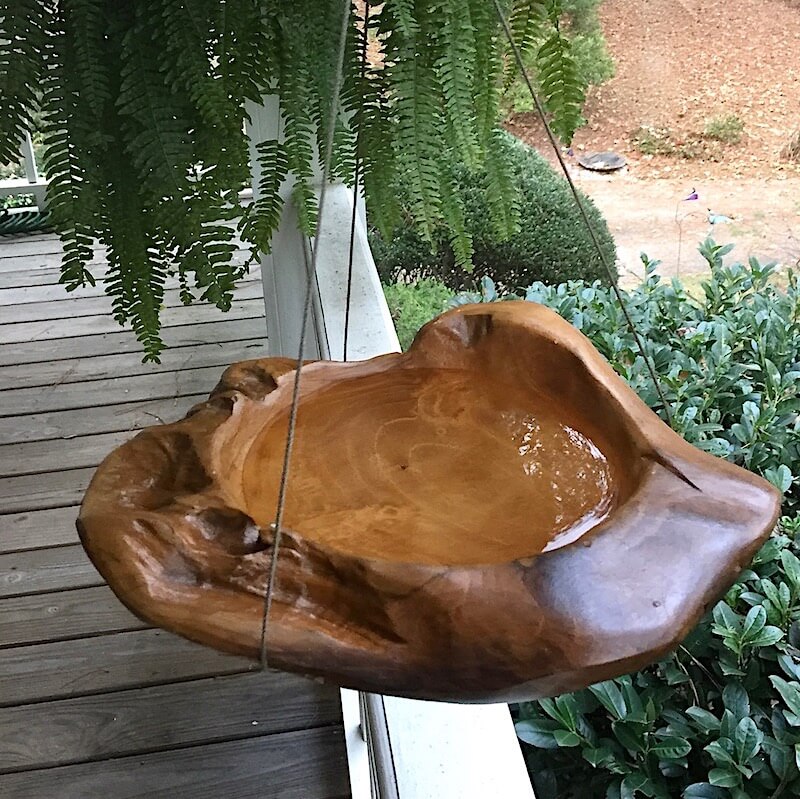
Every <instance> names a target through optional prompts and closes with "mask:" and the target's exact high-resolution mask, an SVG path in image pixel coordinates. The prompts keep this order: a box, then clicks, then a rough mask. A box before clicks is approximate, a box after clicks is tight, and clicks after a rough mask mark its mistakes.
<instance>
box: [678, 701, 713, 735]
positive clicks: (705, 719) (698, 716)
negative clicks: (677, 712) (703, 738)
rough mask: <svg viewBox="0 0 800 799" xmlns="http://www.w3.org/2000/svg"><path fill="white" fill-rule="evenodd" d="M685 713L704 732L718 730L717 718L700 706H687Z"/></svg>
mask: <svg viewBox="0 0 800 799" xmlns="http://www.w3.org/2000/svg"><path fill="white" fill-rule="evenodd" d="M686 715H687V716H689V718H691V719H692V721H693V722H694V723H695V724H696V725H697V726H698V727H699V728H700V730H701V731H702V732H704V733H706V734H707V733H710V732H717V731H718V730H719V719H718V718H717V717H716V716H715V715H714V714H713V713H710V712H709V711H708V710H705V709H704V708H702V707H697V706H692V707H689V708H687V709H686Z"/></svg>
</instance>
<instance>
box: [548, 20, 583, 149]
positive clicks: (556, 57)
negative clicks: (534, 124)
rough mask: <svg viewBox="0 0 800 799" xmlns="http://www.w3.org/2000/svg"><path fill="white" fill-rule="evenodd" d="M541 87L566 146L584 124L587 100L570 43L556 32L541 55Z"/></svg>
mask: <svg viewBox="0 0 800 799" xmlns="http://www.w3.org/2000/svg"><path fill="white" fill-rule="evenodd" d="M537 64H538V67H539V83H540V85H541V90H542V95H543V99H544V105H545V108H546V109H547V111H548V112H549V113H550V114H551V115H552V120H551V123H550V124H551V127H552V128H553V132H554V133H555V134H556V135H557V136H558V137H559V138H560V139H561V140H562V141H563V142H564V143H566V144H569V143H570V142H571V141H572V137H573V136H574V135H575V131H576V130H577V129H578V128H579V127H580V126H581V125H582V124H584V122H585V120H584V119H583V117H582V116H581V109H582V108H583V104H584V102H585V100H586V95H585V93H584V89H583V85H582V84H581V81H580V78H579V76H578V70H577V67H576V65H575V61H574V59H573V58H572V55H571V54H570V43H569V40H568V39H567V38H566V37H564V36H563V35H562V34H561V32H560V31H559V30H555V31H554V32H553V33H552V34H551V35H550V36H549V37H548V38H547V39H546V40H545V42H544V43H543V44H542V46H541V47H540V48H539V52H538V54H537Z"/></svg>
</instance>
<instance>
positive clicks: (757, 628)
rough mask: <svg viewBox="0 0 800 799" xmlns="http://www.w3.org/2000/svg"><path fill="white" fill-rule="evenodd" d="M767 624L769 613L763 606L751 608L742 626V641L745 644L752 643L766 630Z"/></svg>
mask: <svg viewBox="0 0 800 799" xmlns="http://www.w3.org/2000/svg"><path fill="white" fill-rule="evenodd" d="M766 623H767V611H766V610H764V607H763V605H756V606H755V607H754V608H750V610H749V611H748V612H747V616H745V620H744V623H743V624H742V631H741V640H742V642H743V643H750V642H751V641H752V640H753V639H754V638H755V637H756V636H757V635H758V634H759V633H760V632H761V630H763V629H764V625H765V624H766Z"/></svg>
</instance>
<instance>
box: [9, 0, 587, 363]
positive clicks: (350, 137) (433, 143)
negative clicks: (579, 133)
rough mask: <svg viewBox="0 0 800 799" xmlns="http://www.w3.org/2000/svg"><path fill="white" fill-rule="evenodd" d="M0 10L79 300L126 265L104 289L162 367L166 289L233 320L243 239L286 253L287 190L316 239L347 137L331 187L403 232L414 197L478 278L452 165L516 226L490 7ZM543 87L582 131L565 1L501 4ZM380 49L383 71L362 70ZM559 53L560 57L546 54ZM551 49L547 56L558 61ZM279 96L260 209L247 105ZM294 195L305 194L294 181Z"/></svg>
mask: <svg viewBox="0 0 800 799" xmlns="http://www.w3.org/2000/svg"><path fill="white" fill-rule="evenodd" d="M367 2H368V5H369V24H368V26H367V27H368V30H364V21H363V19H362V17H361V16H360V14H361V13H362V11H363V8H364V3H361V2H358V3H357V2H352V3H350V2H348V1H347V0H292V2H291V3H283V2H281V3H267V2H264V0H191V2H190V0H138V2H136V3H119V2H115V0H0V109H2V110H0V161H5V160H10V159H13V158H15V157H16V151H17V147H18V143H19V139H20V136H21V134H22V132H23V131H24V130H25V129H26V128H27V127H29V126H30V125H31V121H32V113H33V112H34V111H35V110H36V109H37V99H39V95H40V94H41V98H40V102H41V111H42V113H43V118H44V135H45V142H46V156H45V169H46V171H47V175H48V177H49V179H50V186H49V189H48V203H49V208H50V211H51V213H52V217H53V220H54V223H55V225H56V226H57V229H58V230H59V233H60V235H61V237H62V241H63V245H64V252H65V255H64V259H63V266H62V282H63V283H64V284H65V286H66V288H67V289H74V288H77V287H78V286H82V285H85V284H87V283H93V282H94V276H93V275H92V271H91V270H92V262H93V257H94V245H95V242H99V243H100V244H102V245H103V246H105V248H106V249H107V252H108V262H109V271H108V278H107V280H106V282H105V288H106V290H107V291H108V293H109V294H110V295H111V297H112V302H113V313H114V316H115V318H116V319H118V320H119V321H120V322H121V323H126V324H130V325H131V327H132V328H133V330H134V331H135V333H136V335H137V336H138V338H139V339H140V340H141V342H142V344H143V346H144V349H145V357H146V358H148V359H153V360H155V359H157V358H158V355H159V352H160V351H161V349H162V348H163V346H164V345H163V342H162V340H161V334H160V309H161V303H162V300H163V294H164V286H165V285H166V281H167V279H168V278H170V276H173V277H174V278H177V282H178V285H179V286H180V296H181V299H182V300H183V301H184V302H187V303H188V302H192V301H194V300H201V301H207V302H211V303H214V304H215V305H217V306H218V307H220V308H222V309H226V308H228V307H230V304H231V300H232V292H233V289H234V286H235V283H236V280H237V279H238V278H239V277H240V276H241V274H242V273H243V268H242V267H241V266H237V265H234V264H233V263H232V255H233V252H234V250H235V248H236V246H237V242H236V241H235V236H236V233H237V228H238V232H239V234H240V235H241V237H242V239H243V240H244V241H245V242H246V243H248V244H249V245H250V246H251V247H252V250H253V257H257V255H258V254H259V253H265V252H268V251H269V248H270V245H271V239H272V236H273V234H274V232H275V230H276V228H277V226H278V225H279V223H280V220H281V218H282V211H283V203H284V197H285V196H286V194H287V192H286V190H285V188H284V187H285V186H286V185H290V187H291V190H290V196H291V199H292V202H293V203H294V205H295V207H296V210H297V216H298V219H299V225H300V228H301V229H302V230H303V232H304V233H306V234H308V235H313V234H314V231H315V227H316V215H317V190H318V187H317V186H316V185H315V181H316V180H318V178H317V171H316V159H317V154H318V153H319V152H320V151H321V150H322V149H323V142H324V141H325V140H326V138H327V133H328V131H329V130H330V129H331V126H332V127H333V130H334V153H333V161H332V164H331V168H332V175H333V176H334V177H336V178H338V179H342V180H345V181H346V182H350V181H352V179H353V174H354V172H355V162H356V158H358V159H359V161H360V176H361V183H362V188H363V191H364V193H365V196H366V200H367V206H368V211H369V214H370V217H371V219H372V220H373V221H374V222H375V223H377V224H378V225H379V226H381V227H382V228H383V229H384V230H386V229H389V228H391V226H392V225H393V224H394V222H395V221H396V219H397V213H398V207H397V201H396V198H397V196H398V186H399V185H400V181H402V183H403V185H405V186H408V187H410V193H411V197H412V203H411V207H412V213H413V215H414V217H415V220H416V222H417V223H418V224H419V225H420V227H421V229H422V230H423V231H424V232H426V233H427V235H429V236H430V235H431V233H432V231H433V230H434V229H436V227H437V226H438V225H440V224H441V223H442V222H443V221H444V222H445V223H446V224H447V226H448V229H449V230H450V231H451V239H452V244H453V250H454V252H455V253H456V255H457V258H458V260H459V262H460V263H462V264H464V265H466V264H468V263H469V260H470V256H471V251H472V241H471V236H470V231H469V230H468V229H467V227H466V223H465V219H464V213H463V202H462V197H461V194H460V189H459V185H458V183H457V181H456V180H455V171H454V168H455V166H456V165H458V164H465V165H467V166H468V167H470V168H477V167H480V166H482V167H484V168H485V173H486V176H487V177H486V192H487V197H488V205H489V208H490V209H491V215H492V222H493V224H494V226H495V228H496V229H497V231H498V233H499V234H502V235H510V234H511V233H513V232H514V230H515V229H516V226H517V224H518V219H517V212H516V204H515V198H514V195H513V184H512V182H511V181H510V179H509V169H508V164H507V163H506V161H505V158H504V156H503V154H502V153H503V151H502V148H499V147H498V146H497V143H496V131H497V127H496V125H497V120H498V106H499V101H500V96H501V91H502V86H503V82H504V77H505V76H506V75H507V74H508V71H509V64H511V63H512V59H511V58H510V57H509V50H508V46H507V43H506V41H505V39H504V36H503V35H502V29H501V27H500V24H499V21H498V19H497V17H496V15H495V11H494V7H493V4H492V3H491V2H486V0H367ZM502 6H503V8H504V11H505V13H506V14H507V15H509V17H510V19H511V26H512V28H513V30H514V33H515V37H516V38H517V40H518V44H519V46H520V47H521V48H522V49H523V51H526V52H527V51H531V48H533V47H534V43H535V47H538V48H539V49H538V64H539V74H538V76H537V79H538V81H539V83H540V85H541V86H542V89H543V92H544V95H545V100H546V103H547V107H548V110H549V111H550V112H551V113H552V114H553V125H554V128H555V129H556V130H557V131H558V133H559V135H562V136H564V137H567V136H568V135H570V134H571V131H572V130H573V129H574V126H575V124H576V120H577V119H578V118H579V116H580V107H581V103H582V98H581V96H580V95H579V93H578V92H577V91H576V88H575V82H574V80H573V72H574V64H573V63H572V61H571V59H570V56H569V51H568V43H567V42H566V40H565V39H564V38H563V37H562V36H561V34H560V32H559V20H560V15H561V12H560V7H559V5H558V3H557V2H556V0H503V2H502ZM345 11H346V13H348V14H349V21H348V23H349V27H348V33H347V43H346V45H347V46H346V53H345V62H344V70H343V90H342V94H341V109H340V112H339V113H338V114H337V115H336V116H335V117H334V118H330V108H331V99H332V93H333V89H334V76H335V73H336V60H337V50H338V41H337V40H338V35H339V31H340V29H341V22H342V17H341V15H342V13H344V12H345ZM365 36H366V37H368V39H369V41H370V48H371V52H372V57H371V59H370V61H369V63H368V64H366V65H364V64H363V63H362V60H361V54H362V52H363V47H364V41H365ZM542 42H544V44H541V43H542ZM540 45H541V46H540ZM267 94H277V95H278V96H279V98H280V100H279V105H280V113H281V117H282V125H281V134H280V137H275V138H272V139H270V138H267V139H266V140H264V141H259V142H255V143H254V146H253V148H252V152H253V153H254V157H255V158H256V159H257V160H258V163H259V166H260V172H261V180H260V183H259V185H258V186H257V187H255V188H256V196H255V200H254V202H253V203H251V204H250V205H249V206H246V207H242V206H241V205H240V204H239V201H238V192H239V190H240V189H241V188H242V187H244V186H245V185H247V184H248V182H249V179H250V177H249V176H250V152H251V149H250V147H249V146H248V140H247V137H246V135H245V125H246V122H247V104H248V102H251V103H260V102H261V98H262V97H263V96H264V95H267ZM287 181H290V184H287Z"/></svg>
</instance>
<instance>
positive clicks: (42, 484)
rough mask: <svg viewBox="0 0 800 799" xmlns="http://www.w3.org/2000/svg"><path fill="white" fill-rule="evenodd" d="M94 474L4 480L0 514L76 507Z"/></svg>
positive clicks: (73, 472)
mask: <svg viewBox="0 0 800 799" xmlns="http://www.w3.org/2000/svg"><path fill="white" fill-rule="evenodd" d="M93 474H94V468H92V467H89V468H87V469H67V470H65V471H63V472H48V473H47V474H22V475H17V476H15V477H6V478H4V479H3V480H2V481H0V513H22V512H23V511H25V510H46V509H48V508H63V507H64V506H66V505H76V504H78V503H79V502H80V500H81V497H82V496H83V492H84V491H86V487H87V486H88V485H89V481H90V480H91V479H92V475H93ZM0 518H2V517H0Z"/></svg>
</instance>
